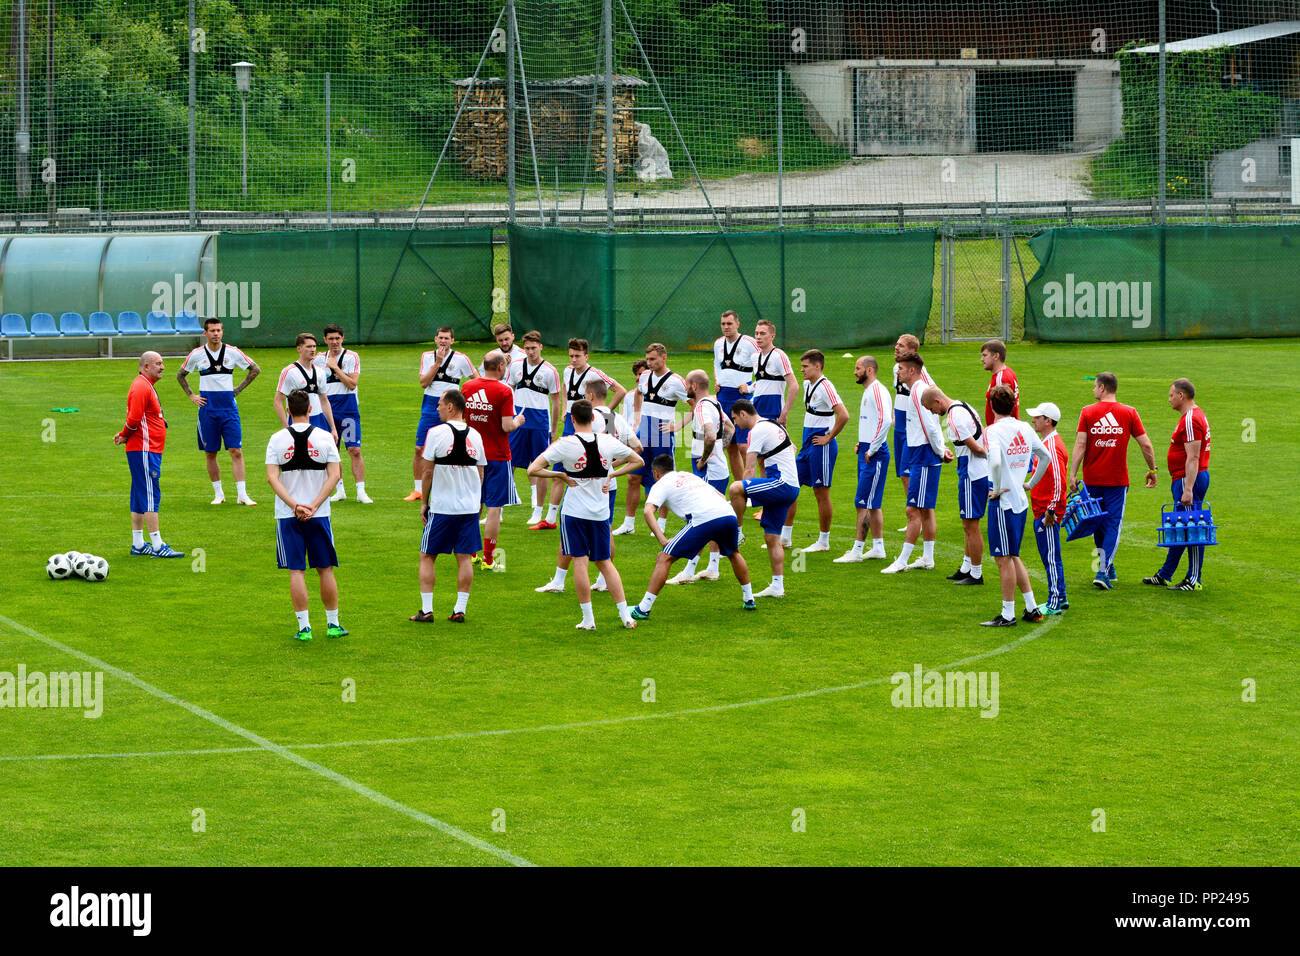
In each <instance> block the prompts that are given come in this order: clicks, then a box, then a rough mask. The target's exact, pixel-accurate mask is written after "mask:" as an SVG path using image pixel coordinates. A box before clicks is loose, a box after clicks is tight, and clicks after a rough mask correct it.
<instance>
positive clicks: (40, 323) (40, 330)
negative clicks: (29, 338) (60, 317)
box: [32, 312, 59, 339]
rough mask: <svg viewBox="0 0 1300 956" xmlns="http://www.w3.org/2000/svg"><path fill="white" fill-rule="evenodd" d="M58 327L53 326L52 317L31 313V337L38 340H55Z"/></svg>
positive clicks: (44, 313)
mask: <svg viewBox="0 0 1300 956" xmlns="http://www.w3.org/2000/svg"><path fill="white" fill-rule="evenodd" d="M58 334H59V327H58V326H57V325H55V324H54V316H52V315H50V313H48V312H34V313H32V335H35V336H37V337H38V338H46V339H49V338H57V337H58Z"/></svg>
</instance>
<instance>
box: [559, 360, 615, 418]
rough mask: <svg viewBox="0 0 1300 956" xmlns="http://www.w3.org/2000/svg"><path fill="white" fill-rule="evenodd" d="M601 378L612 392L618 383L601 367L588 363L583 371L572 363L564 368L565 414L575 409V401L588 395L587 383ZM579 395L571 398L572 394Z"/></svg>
mask: <svg viewBox="0 0 1300 956" xmlns="http://www.w3.org/2000/svg"><path fill="white" fill-rule="evenodd" d="M596 379H600V380H601V381H602V382H604V383H605V387H606V388H607V389H609V390H610V391H611V392H612V391H614V386H615V385H616V384H618V383H617V382H615V381H614V380H613V379H612V378H610V377H609V376H608V375H606V374H605V373H604V372H602V371H601V370H600V369H598V368H596V366H594V365H588V366H587V367H586V368H585V369H583V370H582V371H581V372H579V371H577V370H575V369H574V367H573V366H572V365H569V366H566V367H565V369H564V414H566V415H568V414H569V413H570V412H572V411H573V403H574V402H577V401H581V400H582V399H584V398H586V397H587V383H588V382H594V381H595V380H596ZM575 394H576V395H577V397H576V398H570V397H569V396H570V395H575Z"/></svg>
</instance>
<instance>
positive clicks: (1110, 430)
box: [1089, 412, 1124, 435]
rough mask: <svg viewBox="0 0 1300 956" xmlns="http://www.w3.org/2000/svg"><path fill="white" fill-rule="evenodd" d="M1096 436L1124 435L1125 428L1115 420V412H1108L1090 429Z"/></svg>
mask: <svg viewBox="0 0 1300 956" xmlns="http://www.w3.org/2000/svg"><path fill="white" fill-rule="evenodd" d="M1089 431H1090V432H1091V433H1092V434H1094V435H1122V434H1124V426H1123V425H1121V424H1120V423H1119V422H1117V421H1116V420H1115V413H1114V412H1107V413H1106V414H1105V415H1103V416H1102V417H1101V418H1100V419H1098V420H1097V421H1096V422H1095V423H1094V424H1093V426H1092V428H1090V429H1089Z"/></svg>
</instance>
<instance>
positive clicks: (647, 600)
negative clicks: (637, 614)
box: [637, 591, 659, 614]
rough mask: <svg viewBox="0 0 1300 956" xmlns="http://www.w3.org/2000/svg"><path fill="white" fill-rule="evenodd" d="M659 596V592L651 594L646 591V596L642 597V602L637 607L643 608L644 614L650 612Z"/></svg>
mask: <svg viewBox="0 0 1300 956" xmlns="http://www.w3.org/2000/svg"><path fill="white" fill-rule="evenodd" d="M658 596H659V595H657V594H651V593H650V592H649V591H646V593H645V597H643V598H641V603H640V604H638V605H637V607H639V608H640V609H641V613H642V614H649V613H650V609H651V608H652V607H654V606H655V598H657V597H658Z"/></svg>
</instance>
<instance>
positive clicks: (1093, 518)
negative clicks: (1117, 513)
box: [1061, 482, 1106, 541]
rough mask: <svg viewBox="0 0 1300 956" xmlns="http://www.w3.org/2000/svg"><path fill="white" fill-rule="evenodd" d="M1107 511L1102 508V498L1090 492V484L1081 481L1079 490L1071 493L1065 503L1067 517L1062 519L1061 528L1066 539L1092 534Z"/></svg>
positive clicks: (1072, 539)
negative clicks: (1093, 495)
mask: <svg viewBox="0 0 1300 956" xmlns="http://www.w3.org/2000/svg"><path fill="white" fill-rule="evenodd" d="M1104 517H1106V512H1104V511H1102V510H1101V499H1100V498H1094V497H1092V495H1090V494H1089V493H1088V486H1087V485H1085V484H1084V483H1083V482H1079V490H1078V492H1076V493H1075V494H1072V495H1070V497H1069V499H1068V500H1067V501H1066V503H1065V517H1063V518H1062V519H1061V530H1062V531H1064V532H1065V540H1066V541H1074V540H1075V539H1077V538H1083V537H1086V536H1088V535H1091V534H1092V533H1093V531H1094V530H1096V528H1097V526H1098V525H1099V524H1101V519H1102V518H1104Z"/></svg>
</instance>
